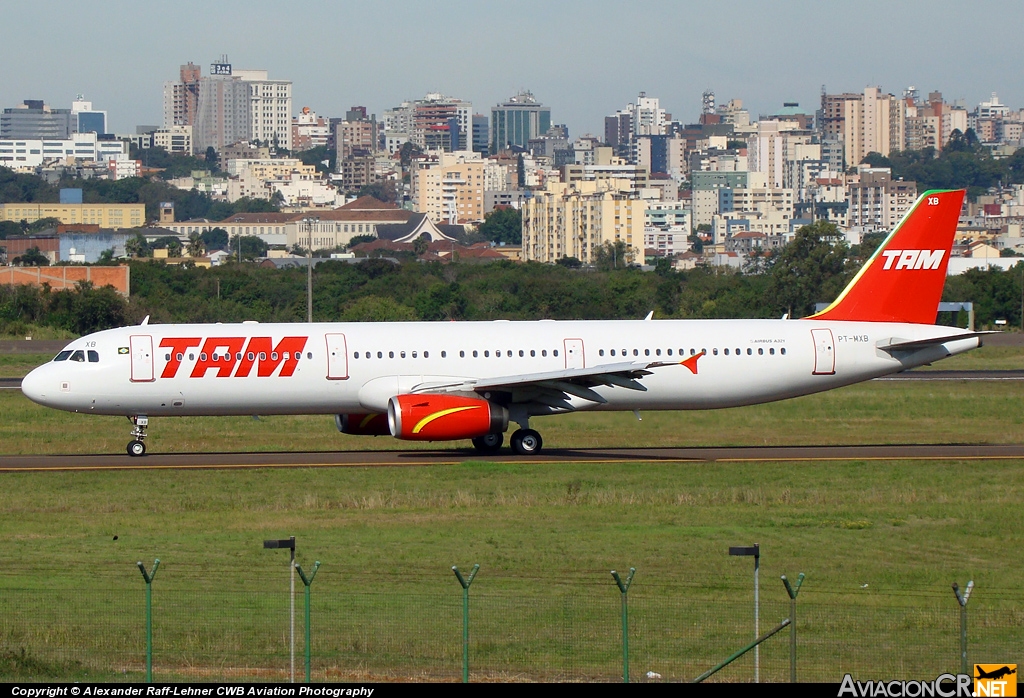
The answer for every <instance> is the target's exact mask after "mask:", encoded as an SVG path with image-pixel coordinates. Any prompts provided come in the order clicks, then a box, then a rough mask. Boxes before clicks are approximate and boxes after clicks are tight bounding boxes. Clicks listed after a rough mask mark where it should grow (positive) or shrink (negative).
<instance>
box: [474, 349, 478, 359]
mask: <svg viewBox="0 0 1024 698" xmlns="http://www.w3.org/2000/svg"><path fill="white" fill-rule="evenodd" d="M477 356H479V354H477V351H476V349H474V350H473V358H474V359H475V358H477Z"/></svg>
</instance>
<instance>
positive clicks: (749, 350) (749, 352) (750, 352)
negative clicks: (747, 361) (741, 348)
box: [747, 347, 754, 356]
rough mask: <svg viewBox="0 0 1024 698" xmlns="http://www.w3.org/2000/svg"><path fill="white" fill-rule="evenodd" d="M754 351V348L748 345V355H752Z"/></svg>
mask: <svg viewBox="0 0 1024 698" xmlns="http://www.w3.org/2000/svg"><path fill="white" fill-rule="evenodd" d="M753 353H754V350H753V349H751V348H750V347H747V356H750V355H751V354H753Z"/></svg>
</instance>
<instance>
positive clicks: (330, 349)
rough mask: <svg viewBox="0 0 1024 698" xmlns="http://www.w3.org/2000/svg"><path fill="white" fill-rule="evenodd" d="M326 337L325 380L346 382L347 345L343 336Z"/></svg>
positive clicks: (331, 335)
mask: <svg viewBox="0 0 1024 698" xmlns="http://www.w3.org/2000/svg"><path fill="white" fill-rule="evenodd" d="M326 337H327V380H332V381H343V380H348V345H347V344H346V343H345V335H343V334H328V335H326Z"/></svg>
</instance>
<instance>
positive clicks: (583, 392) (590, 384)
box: [412, 361, 679, 409]
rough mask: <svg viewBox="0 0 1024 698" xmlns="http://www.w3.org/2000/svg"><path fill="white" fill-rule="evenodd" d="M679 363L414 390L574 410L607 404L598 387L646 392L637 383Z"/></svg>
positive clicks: (600, 368) (552, 373)
mask: <svg viewBox="0 0 1024 698" xmlns="http://www.w3.org/2000/svg"><path fill="white" fill-rule="evenodd" d="M678 363H679V362H672V363H663V362H654V363H651V362H632V361H625V362H621V363H614V364H603V365H599V366H591V367H589V368H567V369H565V370H562V371H546V372H543V373H525V374H518V375H512V376H500V377H498V378H481V379H464V380H460V381H453V382H451V383H436V382H432V383H421V384H420V385H417V386H416V387H414V388H413V390H412V392H414V393H437V392H452V393H465V392H476V393H482V392H486V391H495V392H512V393H513V395H514V398H513V399H514V401H516V402H520V401H536V402H540V403H542V404H546V405H549V406H551V407H558V408H563V409H571V407H569V404H568V400H569V398H570V397H578V398H582V399H584V400H590V401H591V402H597V403H605V402H607V400H606V399H605V398H603V397H601V395H599V394H598V393H597V392H595V391H594V390H592V388H594V387H595V386H614V387H617V388H625V389H627V390H640V391H646V390H647V388H646V387H644V385H643V384H641V383H640V382H639V381H638V380H637V379H639V378H643V377H644V376H649V375H650V374H651V370H650V369H652V368H658V367H660V366H671V365H678ZM517 398H518V399H517Z"/></svg>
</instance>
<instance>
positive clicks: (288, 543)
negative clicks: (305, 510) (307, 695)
mask: <svg viewBox="0 0 1024 698" xmlns="http://www.w3.org/2000/svg"><path fill="white" fill-rule="evenodd" d="M263 547H264V548H265V549H268V550H272V549H280V548H287V549H288V550H290V551H291V557H290V559H289V560H288V580H289V582H290V583H291V587H290V590H289V594H288V602H289V604H290V613H291V633H290V639H291V657H292V658H291V680H292V683H295V536H292V537H290V538H283V539H278V540H265V541H263Z"/></svg>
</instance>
